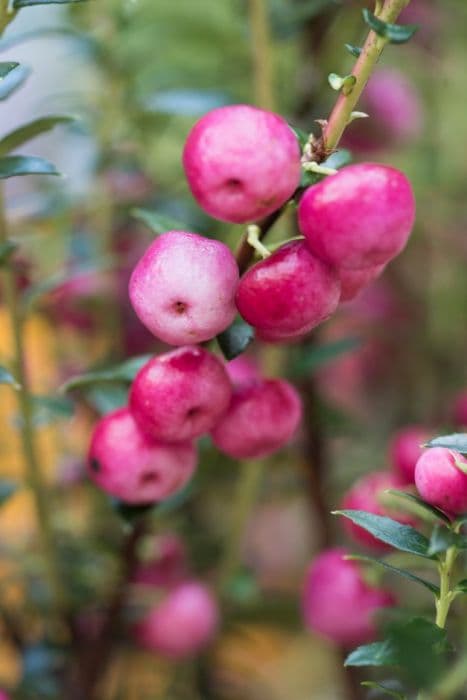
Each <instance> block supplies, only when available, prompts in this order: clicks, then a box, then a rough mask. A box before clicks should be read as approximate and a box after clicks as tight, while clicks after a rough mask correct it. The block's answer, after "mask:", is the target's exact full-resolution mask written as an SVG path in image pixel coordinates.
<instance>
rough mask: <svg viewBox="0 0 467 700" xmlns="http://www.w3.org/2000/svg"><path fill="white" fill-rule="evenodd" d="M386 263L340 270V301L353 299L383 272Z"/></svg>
mask: <svg viewBox="0 0 467 700" xmlns="http://www.w3.org/2000/svg"><path fill="white" fill-rule="evenodd" d="M385 267H386V265H375V266H374V267H363V268H362V269H361V270H346V269H341V270H339V278H340V282H341V298H340V301H352V299H355V297H356V296H357V295H358V294H360V292H361V291H363V290H364V289H365V288H366V287H368V285H369V284H371V283H372V282H374V281H375V279H377V278H378V277H379V276H380V275H381V274H382V272H383V270H384V268H385Z"/></svg>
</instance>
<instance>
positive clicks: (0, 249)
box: [0, 241, 18, 265]
mask: <svg viewBox="0 0 467 700" xmlns="http://www.w3.org/2000/svg"><path fill="white" fill-rule="evenodd" d="M17 247H18V245H17V244H16V243H14V242H13V241H5V242H4V243H0V265H5V263H7V262H8V260H9V259H10V258H11V256H12V254H13V253H14V252H15V250H16V248H17Z"/></svg>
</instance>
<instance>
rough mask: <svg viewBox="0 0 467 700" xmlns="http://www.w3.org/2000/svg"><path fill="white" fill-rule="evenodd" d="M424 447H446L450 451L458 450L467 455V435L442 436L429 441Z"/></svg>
mask: <svg viewBox="0 0 467 700" xmlns="http://www.w3.org/2000/svg"><path fill="white" fill-rule="evenodd" d="M423 447H446V448H447V449H448V450H456V451H457V452H460V453H461V454H463V455H467V433H453V434H452V435H441V436H440V437H435V438H433V439H432V440H429V441H428V442H427V443H426V444H425V445H423Z"/></svg>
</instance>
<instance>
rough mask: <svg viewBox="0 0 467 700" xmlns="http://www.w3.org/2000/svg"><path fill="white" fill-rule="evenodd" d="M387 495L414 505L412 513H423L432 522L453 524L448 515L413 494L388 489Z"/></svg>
mask: <svg viewBox="0 0 467 700" xmlns="http://www.w3.org/2000/svg"><path fill="white" fill-rule="evenodd" d="M386 493H389V494H390V495H391V496H394V497H395V498H398V499H400V500H403V501H406V502H407V503H408V504H413V506H414V508H412V509H411V510H410V512H415V513H418V514H420V511H423V516H424V517H425V518H426V519H427V520H429V521H431V522H438V521H439V520H442V521H443V522H445V523H446V524H448V525H450V524H451V521H450V519H449V517H448V516H447V515H446V513H443V511H442V510H439V509H438V508H435V507H434V506H430V504H429V503H425V501H422V499H421V498H419V497H418V496H415V495H414V494H412V493H407V492H406V491H397V490H396V489H388V490H387V491H386ZM421 517H422V516H421Z"/></svg>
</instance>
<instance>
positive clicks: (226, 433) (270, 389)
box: [212, 379, 302, 459]
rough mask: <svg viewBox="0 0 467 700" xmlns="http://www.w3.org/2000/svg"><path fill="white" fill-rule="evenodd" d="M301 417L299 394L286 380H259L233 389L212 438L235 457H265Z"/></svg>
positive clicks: (289, 435)
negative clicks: (230, 398) (226, 407)
mask: <svg viewBox="0 0 467 700" xmlns="http://www.w3.org/2000/svg"><path fill="white" fill-rule="evenodd" d="M301 417H302V404H301V401H300V397H299V395H298V394H297V392H296V390H295V389H294V388H293V387H292V386H291V385H290V384H289V383H288V382H285V381H283V380H280V379H269V380H262V381H258V382H256V383H255V384H249V385H244V386H240V387H238V388H237V389H236V390H235V391H234V393H233V396H232V400H231V402H230V407H229V409H228V411H227V413H226V414H225V415H224V417H223V418H222V420H221V421H220V422H219V423H218V424H217V426H216V427H215V428H214V430H213V431H212V439H213V441H214V444H215V445H216V447H218V448H219V450H221V452H225V454H227V455H229V456H230V457H233V458H234V459H249V458H253V457H266V456H267V455H270V454H272V453H273V452H276V451H277V450H278V449H280V448H281V447H283V446H284V445H285V444H286V443H287V442H289V440H290V439H291V438H292V437H293V435H294V433H295V431H296V430H297V427H298V425H299V423H300V419H301Z"/></svg>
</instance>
